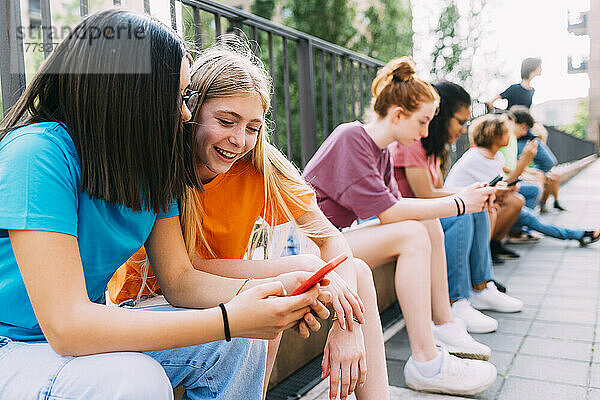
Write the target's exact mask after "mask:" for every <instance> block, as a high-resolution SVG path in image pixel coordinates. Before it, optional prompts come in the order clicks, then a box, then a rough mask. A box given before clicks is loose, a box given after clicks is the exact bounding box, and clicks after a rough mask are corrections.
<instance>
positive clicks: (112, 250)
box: [0, 122, 179, 341]
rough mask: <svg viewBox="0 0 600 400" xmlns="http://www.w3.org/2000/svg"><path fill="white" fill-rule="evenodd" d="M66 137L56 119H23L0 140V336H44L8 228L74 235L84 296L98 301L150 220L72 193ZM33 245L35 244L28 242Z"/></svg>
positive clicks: (75, 182)
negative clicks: (21, 124)
mask: <svg viewBox="0 0 600 400" xmlns="http://www.w3.org/2000/svg"><path fill="white" fill-rule="evenodd" d="M80 180H81V164H80V162H79V157H78V155H77V150H76V149H75V145H74V143H73V140H72V139H71V137H70V136H69V133H68V132H67V130H66V129H65V128H64V126H63V125H61V124H59V123H56V122H43V123H37V124H31V125H28V126H25V127H22V128H19V129H16V130H14V131H12V132H10V133H9V134H8V135H7V136H5V137H4V139H2V141H0V336H5V337H9V338H11V339H13V340H20V341H45V340H46V339H45V337H44V335H43V333H42V330H41V329H40V326H39V325H38V322H37V320H36V317H35V314H34V312H33V309H32V306H31V303H30V301H29V297H28V296H27V292H26V290H25V285H24V283H23V280H22V278H21V273H20V271H19V267H18V265H17V262H16V260H15V255H14V253H13V250H12V246H11V244H10V239H9V237H8V230H36V231H48V232H59V233H64V234H67V235H72V236H75V237H76V238H77V241H78V245H79V252H80V255H81V261H82V264H83V273H84V277H85V284H86V289H87V293H88V297H89V299H90V300H91V301H93V302H96V303H97V302H99V301H100V300H101V299H102V295H103V293H104V291H105V290H106V284H107V282H108V281H109V279H110V278H111V276H112V275H113V273H114V272H115V271H116V269H117V268H118V267H119V266H120V265H121V264H123V262H125V261H126V260H127V259H128V258H129V257H130V256H131V255H132V254H133V253H135V252H136V251H137V250H138V249H139V248H140V247H141V246H142V245H143V244H144V242H145V241H146V239H147V238H148V236H149V234H150V231H151V230H152V227H153V225H154V222H155V220H156V219H157V217H158V218H167V217H172V216H176V215H178V214H179V211H178V209H177V205H176V203H174V204H173V206H172V207H171V209H170V210H169V212H168V213H167V214H164V215H159V216H157V215H156V214H154V213H153V212H150V211H133V210H132V209H130V208H127V207H125V206H121V205H117V204H114V203H109V202H106V201H103V200H99V199H98V198H90V196H89V194H88V192H87V191H84V192H80V191H79V187H80ZM31 245H32V246H35V243H32V244H31Z"/></svg>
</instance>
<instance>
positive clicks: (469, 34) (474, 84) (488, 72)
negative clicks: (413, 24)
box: [430, 0, 505, 98]
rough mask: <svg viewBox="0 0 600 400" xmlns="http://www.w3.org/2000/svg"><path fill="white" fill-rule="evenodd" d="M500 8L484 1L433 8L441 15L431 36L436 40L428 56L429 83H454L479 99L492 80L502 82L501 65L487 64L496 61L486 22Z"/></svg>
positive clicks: (445, 0) (444, 1)
mask: <svg viewBox="0 0 600 400" xmlns="http://www.w3.org/2000/svg"><path fill="white" fill-rule="evenodd" d="M500 6H501V5H500V4H498V3H495V2H487V1H486V0H463V1H460V2H459V1H456V0H438V2H437V3H436V6H435V7H439V9H441V10H442V11H441V13H440V17H439V21H438V23H437V26H436V27H435V28H434V29H433V30H432V32H431V34H432V35H433V36H434V37H435V38H436V42H435V45H434V48H433V50H432V52H431V60H432V64H431V69H430V74H431V79H432V80H441V79H447V80H450V81H454V82H456V83H459V84H461V85H463V86H464V87H465V88H466V89H467V91H468V92H469V93H470V94H471V96H472V97H473V98H478V97H479V96H481V95H482V94H484V93H486V92H488V89H489V87H490V84H491V83H492V82H493V81H494V80H498V79H500V80H502V79H503V78H505V73H504V72H502V71H501V69H502V68H503V66H502V63H500V62H489V60H490V59H494V58H495V49H494V42H492V41H491V40H489V39H490V36H489V35H488V33H489V28H488V26H490V24H489V23H488V22H489V21H490V20H491V18H492V17H493V15H494V11H493V7H500ZM435 7H434V8H435ZM492 86H493V85H492ZM488 95H489V94H488Z"/></svg>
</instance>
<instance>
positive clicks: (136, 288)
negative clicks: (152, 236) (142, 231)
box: [107, 247, 160, 304]
mask: <svg viewBox="0 0 600 400" xmlns="http://www.w3.org/2000/svg"><path fill="white" fill-rule="evenodd" d="M145 261H146V250H145V249H144V247H142V248H141V249H139V250H138V251H137V252H136V253H135V254H134V255H132V256H131V257H130V258H129V260H127V261H125V263H124V264H123V265H121V266H120V267H119V269H117V271H116V272H115V274H114V275H113V277H112V278H111V279H110V281H109V282H108V285H107V289H108V294H109V297H110V301H112V302H113V303H114V304H121V303H122V302H124V301H126V300H131V299H135V298H137V295H138V293H139V292H140V288H141V287H142V281H143V277H142V271H143V267H144V263H145ZM153 292H154V293H160V288H159V286H158V282H157V281H156V278H155V276H154V272H153V271H152V267H148V278H147V279H146V286H145V287H144V291H143V292H142V295H150V294H152V293H153Z"/></svg>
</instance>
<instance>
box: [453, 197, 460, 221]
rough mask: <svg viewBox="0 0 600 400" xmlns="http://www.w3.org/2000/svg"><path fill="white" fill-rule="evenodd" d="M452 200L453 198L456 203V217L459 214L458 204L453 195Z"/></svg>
mask: <svg viewBox="0 0 600 400" xmlns="http://www.w3.org/2000/svg"><path fill="white" fill-rule="evenodd" d="M452 200H454V204H456V216H457V217H458V216H459V215H460V206H459V205H458V200H456V197H454V198H453V199H452Z"/></svg>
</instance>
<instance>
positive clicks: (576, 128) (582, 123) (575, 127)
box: [560, 99, 590, 139]
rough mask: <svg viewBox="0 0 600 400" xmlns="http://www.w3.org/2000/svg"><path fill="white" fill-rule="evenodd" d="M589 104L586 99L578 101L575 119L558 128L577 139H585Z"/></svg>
mask: <svg viewBox="0 0 600 400" xmlns="http://www.w3.org/2000/svg"><path fill="white" fill-rule="evenodd" d="M589 106H590V102H589V100H588V99H583V100H581V101H579V104H578V106H577V114H575V121H573V122H572V123H570V124H568V125H563V126H561V127H560V129H562V130H563V131H565V132H567V133H568V134H570V135H573V136H575V137H577V138H579V139H585V138H586V137H587V125H588V115H589Z"/></svg>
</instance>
